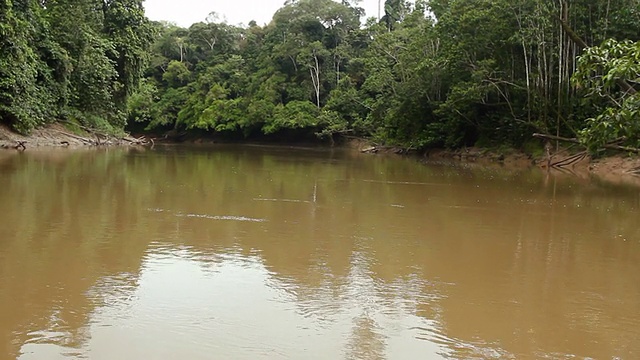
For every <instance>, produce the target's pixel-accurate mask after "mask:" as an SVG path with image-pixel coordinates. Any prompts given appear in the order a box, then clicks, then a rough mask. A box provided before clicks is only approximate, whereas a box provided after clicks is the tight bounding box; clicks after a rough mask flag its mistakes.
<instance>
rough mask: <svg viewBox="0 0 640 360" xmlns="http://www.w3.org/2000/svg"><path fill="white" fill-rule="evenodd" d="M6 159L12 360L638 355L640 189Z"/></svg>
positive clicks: (438, 174)
mask: <svg viewBox="0 0 640 360" xmlns="http://www.w3.org/2000/svg"><path fill="white" fill-rule="evenodd" d="M0 155H1V157H0V200H1V201H0V214H1V218H0V219H1V220H0V224H1V226H0V359H16V358H17V359H20V360H24V359H38V360H40V359H537V358H547V359H574V358H580V359H582V358H594V359H638V358H640V226H639V221H640V190H639V189H638V188H636V187H632V186H624V185H612V184H608V183H603V182H599V181H597V180H592V179H584V178H580V177H575V176H560V175H554V174H552V175H547V174H545V173H543V172H541V171H538V170H527V171H511V170H505V169H500V168H497V167H495V168H478V167H470V166H464V165H462V164H457V165H456V164H453V165H451V164H449V165H447V164H426V165H425V164H422V163H420V162H418V161H416V159H411V158H402V157H397V156H378V155H363V154H358V153H353V152H350V151H348V150H341V149H334V150H331V149H314V148H294V147H261V146H232V145H216V146H200V147H198V146H192V147H177V146H176V147H158V148H156V149H152V150H135V149H103V150H75V151H71V150H64V149H61V150H50V151H31V152H25V153H21V154H13V153H3V154H0Z"/></svg>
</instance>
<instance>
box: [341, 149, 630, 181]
mask: <svg viewBox="0 0 640 360" xmlns="http://www.w3.org/2000/svg"><path fill="white" fill-rule="evenodd" d="M349 146H350V147H353V148H356V149H357V150H359V151H360V152H363V153H372V154H373V153H376V154H406V152H404V151H402V150H401V149H398V148H393V147H382V146H372V145H371V144H368V143H366V142H365V141H361V140H358V141H353V142H351V143H350V144H349ZM414 154H415V155H416V156H419V157H420V158H421V160H422V161H425V162H457V163H464V164H470V165H477V166H483V167H486V166H499V167H502V168H507V169H527V168H539V169H540V170H542V171H547V170H548V171H549V172H551V173H564V174H569V175H575V176H579V177H588V176H592V175H593V176H596V177H597V178H600V179H603V180H606V181H608V182H613V183H632V184H635V185H640V157H639V156H637V155H629V154H621V153H612V154H609V155H607V156H604V157H601V158H597V159H594V158H592V157H591V156H589V155H588V154H587V153H586V152H575V153H571V152H568V151H566V150H562V151H559V152H557V153H551V156H550V157H547V156H533V155H531V154H526V153H524V152H522V151H518V150H514V149H509V150H492V149H483V148H476V147H469V148H463V149H458V150H444V149H433V150H428V151H425V152H423V153H417V152H415V153H414ZM550 165H551V166H550Z"/></svg>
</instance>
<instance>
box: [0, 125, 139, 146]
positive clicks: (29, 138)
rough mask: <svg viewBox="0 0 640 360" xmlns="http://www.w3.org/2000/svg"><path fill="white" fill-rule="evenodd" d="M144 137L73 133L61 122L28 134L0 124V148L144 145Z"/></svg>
mask: <svg viewBox="0 0 640 360" xmlns="http://www.w3.org/2000/svg"><path fill="white" fill-rule="evenodd" d="M146 144H147V140H146V139H144V138H133V137H131V136H123V137H115V136H110V135H104V134H99V133H90V132H85V133H84V134H82V135H79V134H74V133H73V132H72V131H70V130H68V129H67V128H65V127H64V126H63V125H62V124H58V123H55V124H51V125H47V126H45V127H42V128H38V129H35V130H33V131H32V132H31V134H30V135H22V134H18V133H16V132H13V131H12V130H11V129H9V128H8V127H7V126H5V125H0V149H14V150H18V151H24V150H27V149H32V148H41V147H72V148H76V147H87V146H110V145H146Z"/></svg>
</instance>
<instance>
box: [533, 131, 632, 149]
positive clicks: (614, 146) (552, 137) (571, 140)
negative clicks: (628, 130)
mask: <svg viewBox="0 0 640 360" xmlns="http://www.w3.org/2000/svg"><path fill="white" fill-rule="evenodd" d="M533 137H535V138H539V139H549V140H558V141H565V142H569V143H573V144H582V143H581V142H580V140H578V139H576V138H566V137H562V136H555V135H548V134H539V133H535V134H533ZM622 140H624V138H619V139H616V140H614V141H612V142H609V143H607V144H604V145H602V148H603V149H609V150H618V151H627V152H634V153H640V148H635V147H631V146H623V145H618V144H617V143H619V142H620V141H622Z"/></svg>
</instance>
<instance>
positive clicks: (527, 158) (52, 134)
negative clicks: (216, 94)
mask: <svg viewBox="0 0 640 360" xmlns="http://www.w3.org/2000/svg"><path fill="white" fill-rule="evenodd" d="M144 144H148V143H147V142H146V140H144V139H142V138H133V137H124V138H115V137H112V138H105V137H101V136H97V135H96V134H82V135H78V134H75V133H72V132H71V131H69V130H68V129H66V128H65V127H64V126H63V125H61V124H52V125H49V126H46V127H44V128H40V129H36V130H34V131H33V132H32V133H31V134H30V135H29V136H24V135H21V134H17V133H15V132H13V131H11V130H10V129H9V128H8V127H6V126H4V125H0V149H6V150H10V151H29V150H32V149H38V148H40V149H46V148H47V147H68V148H82V147H89V146H96V145H103V146H108V145H116V146H118V145H125V146H130V145H144ZM347 146H349V147H351V148H354V149H356V150H358V151H360V152H366V153H376V154H406V152H404V151H402V150H401V149H398V148H392V147H377V146H371V144H369V143H367V142H366V141H363V140H356V141H350V142H348V145H347ZM414 155H415V156H419V157H420V158H421V159H422V160H423V161H426V162H428V161H453V162H463V163H466V164H476V165H478V166H500V167H504V168H512V169H525V168H532V167H537V168H540V169H541V170H542V171H551V172H563V173H569V174H575V175H577V176H582V177H584V176H591V175H594V176H597V177H598V178H601V179H604V180H606V181H610V182H615V183H633V184H636V185H640V156H637V155H629V154H615V155H611V156H607V157H603V158H598V159H592V158H591V157H590V156H584V157H580V158H579V159H577V161H570V162H569V164H568V165H566V166H562V167H551V168H550V169H547V166H548V164H549V163H550V161H551V163H558V162H562V161H563V160H564V159H571V157H572V156H574V154H568V153H566V152H559V153H556V154H552V156H551V159H549V158H547V157H544V158H534V157H533V156H531V155H527V154H525V153H522V152H518V151H509V152H508V153H503V152H498V151H492V150H487V149H481V148H464V149H459V150H455V151H451V150H430V151H427V152H424V153H422V154H414Z"/></svg>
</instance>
